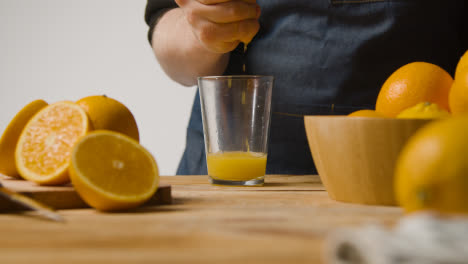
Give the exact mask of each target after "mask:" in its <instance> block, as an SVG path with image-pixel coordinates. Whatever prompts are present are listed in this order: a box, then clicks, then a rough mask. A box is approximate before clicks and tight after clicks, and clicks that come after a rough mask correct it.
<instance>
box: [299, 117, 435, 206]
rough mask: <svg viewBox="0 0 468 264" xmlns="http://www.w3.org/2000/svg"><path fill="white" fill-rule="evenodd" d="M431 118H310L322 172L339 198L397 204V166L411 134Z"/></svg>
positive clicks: (306, 121)
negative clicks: (395, 181)
mask: <svg viewBox="0 0 468 264" xmlns="http://www.w3.org/2000/svg"><path fill="white" fill-rule="evenodd" d="M429 122H431V120H428V119H396V118H367V117H352V118H350V117H347V116H305V117H304V124H305V128H306V133H307V139H308V142H309V146H310V150H311V153H312V156H313V158H314V162H315V165H316V166H317V170H318V172H319V174H320V176H321V177H322V180H323V183H324V185H325V186H326V188H327V190H328V192H329V194H330V196H331V197H333V198H334V199H336V200H338V201H343V202H352V203H361V204H373V205H396V204H397V203H396V200H395V195H394V187H393V181H394V177H393V175H394V167H395V164H396V160H397V158H398V155H399V154H400V151H401V149H402V148H403V146H404V145H405V143H406V141H407V140H408V138H409V137H411V135H413V134H414V133H415V132H416V131H417V130H418V129H419V128H421V127H422V126H424V125H425V124H427V123H429Z"/></svg>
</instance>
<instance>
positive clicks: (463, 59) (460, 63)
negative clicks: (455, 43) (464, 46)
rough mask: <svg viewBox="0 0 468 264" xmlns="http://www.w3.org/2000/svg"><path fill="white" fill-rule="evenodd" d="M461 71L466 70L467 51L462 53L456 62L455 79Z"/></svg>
mask: <svg viewBox="0 0 468 264" xmlns="http://www.w3.org/2000/svg"><path fill="white" fill-rule="evenodd" d="M462 71H465V72H466V71H468V51H466V52H465V54H463V56H462V57H461V58H460V60H459V61H458V64H457V69H456V70H455V79H457V76H458V75H460V74H461V72H462Z"/></svg>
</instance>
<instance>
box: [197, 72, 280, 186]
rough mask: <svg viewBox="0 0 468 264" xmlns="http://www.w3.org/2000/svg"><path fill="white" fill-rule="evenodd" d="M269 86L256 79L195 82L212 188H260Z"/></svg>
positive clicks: (216, 78) (265, 78) (215, 78)
mask: <svg viewBox="0 0 468 264" xmlns="http://www.w3.org/2000/svg"><path fill="white" fill-rule="evenodd" d="M273 81H274V78H273V76H260V75H237V76H206V77H199V78H198V87H199V89H200V102H201V111H202V119H203V132H204V137H205V149H206V160H207V167H208V176H209V177H210V181H211V183H212V184H216V185H235V186H259V185H263V183H264V178H265V171H266V163H267V150H268V149H267V148H268V134H269V127H270V114H271V95H272V88H273Z"/></svg>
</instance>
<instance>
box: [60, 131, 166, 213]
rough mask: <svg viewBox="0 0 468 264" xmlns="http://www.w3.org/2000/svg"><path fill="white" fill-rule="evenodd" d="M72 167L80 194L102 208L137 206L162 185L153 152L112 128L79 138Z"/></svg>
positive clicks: (114, 208) (91, 204)
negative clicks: (111, 129)
mask: <svg viewBox="0 0 468 264" xmlns="http://www.w3.org/2000/svg"><path fill="white" fill-rule="evenodd" d="M69 171H70V177H71V181H72V183H73V186H74V187H75V189H76V191H77V192H78V194H79V195H80V196H81V198H83V200H84V201H85V202H86V203H88V204H89V205H90V206H92V207H94V208H96V209H98V210H101V211H115V210H122V209H130V208H133V207H137V206H139V205H141V204H143V203H144V202H145V201H147V200H148V199H149V198H151V196H153V195H154V193H155V192H156V190H157V188H158V186H159V172H158V166H157V163H156V160H155V159H154V157H153V156H152V155H151V153H150V152H149V151H147V150H146V149H145V148H144V147H143V146H141V145H140V144H139V143H138V141H136V140H135V139H133V138H130V137H128V136H126V135H124V134H122V133H118V132H114V131H109V130H96V131H93V132H91V133H89V134H88V135H86V136H85V137H83V138H82V139H81V140H79V142H78V143H77V144H76V146H75V147H74V149H73V152H72V155H71V165H70V168H69Z"/></svg>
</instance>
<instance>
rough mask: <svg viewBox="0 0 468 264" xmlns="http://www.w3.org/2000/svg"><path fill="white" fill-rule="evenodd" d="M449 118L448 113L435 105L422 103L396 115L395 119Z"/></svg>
mask: <svg viewBox="0 0 468 264" xmlns="http://www.w3.org/2000/svg"><path fill="white" fill-rule="evenodd" d="M446 117H450V113H449V112H448V111H447V110H445V109H442V108H440V107H439V106H438V105H437V104H434V103H429V102H422V103H419V104H417V105H415V106H412V107H410V108H407V109H405V110H403V111H401V113H399V114H398V115H397V118H407V119H413V118H415V119H437V118H446Z"/></svg>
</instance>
